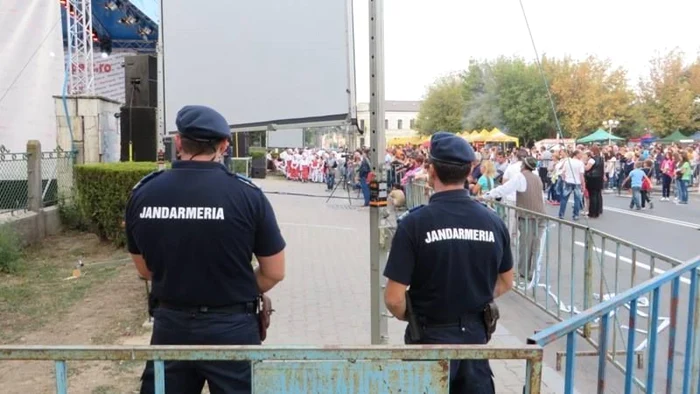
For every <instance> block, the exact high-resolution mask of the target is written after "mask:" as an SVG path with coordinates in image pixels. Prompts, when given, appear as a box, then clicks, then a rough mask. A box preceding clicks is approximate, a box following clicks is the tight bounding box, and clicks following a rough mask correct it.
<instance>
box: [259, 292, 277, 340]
mask: <svg viewBox="0 0 700 394" xmlns="http://www.w3.org/2000/svg"><path fill="white" fill-rule="evenodd" d="M274 311H275V310H274V309H272V300H271V299H270V297H268V296H266V295H265V294H261V295H260V297H258V330H259V332H260V341H261V342H263V341H265V339H266V338H267V329H268V328H269V327H270V316H271V315H272V312H274Z"/></svg>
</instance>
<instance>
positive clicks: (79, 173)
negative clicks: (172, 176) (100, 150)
mask: <svg viewBox="0 0 700 394" xmlns="http://www.w3.org/2000/svg"><path fill="white" fill-rule="evenodd" d="M157 169H158V164H156V163H150V162H133V163H100V164H84V165H79V166H76V167H75V188H76V190H75V191H76V201H75V210H77V214H78V215H79V216H80V218H79V219H76V218H73V219H72V220H77V221H78V223H79V224H84V226H85V227H87V229H89V230H90V231H93V232H94V233H95V234H97V235H98V236H99V237H100V238H101V239H103V240H107V241H111V242H114V243H115V244H116V245H118V246H123V245H124V244H125V243H126V239H125V236H124V227H123V221H124V210H125V208H126V203H127V200H128V199H129V193H130V192H131V189H132V188H133V187H134V185H136V184H137V183H138V182H139V181H140V180H141V178H143V177H144V176H146V175H148V174H149V173H151V172H153V171H155V170H157ZM80 222H82V223H80Z"/></svg>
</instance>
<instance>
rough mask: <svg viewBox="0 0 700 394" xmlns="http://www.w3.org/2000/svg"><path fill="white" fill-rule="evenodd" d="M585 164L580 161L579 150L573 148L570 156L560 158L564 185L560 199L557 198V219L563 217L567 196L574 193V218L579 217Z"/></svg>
mask: <svg viewBox="0 0 700 394" xmlns="http://www.w3.org/2000/svg"><path fill="white" fill-rule="evenodd" d="M585 170H586V166H585V165H584V164H583V162H582V161H581V151H579V150H575V151H574V152H573V153H572V154H571V157H570V158H568V159H566V160H562V179H563V181H564V187H563V188H562V189H563V191H562V195H561V200H559V219H564V214H566V204H567V203H568V201H569V196H570V195H571V194H573V195H574V216H573V219H574V220H578V219H579V215H580V213H581V212H580V211H581V203H582V199H583V189H582V188H583V174H584V172H585Z"/></svg>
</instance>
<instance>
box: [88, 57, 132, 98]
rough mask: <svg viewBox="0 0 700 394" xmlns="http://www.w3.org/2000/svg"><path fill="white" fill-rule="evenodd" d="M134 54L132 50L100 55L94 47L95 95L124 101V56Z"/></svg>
mask: <svg viewBox="0 0 700 394" xmlns="http://www.w3.org/2000/svg"><path fill="white" fill-rule="evenodd" d="M131 55H135V53H134V52H131V51H128V52H112V54H111V55H109V56H107V57H102V56H101V55H100V52H99V49H98V48H97V47H96V48H95V58H94V60H93V63H94V74H95V95H97V96H102V97H105V98H108V99H112V100H116V101H119V102H120V103H122V104H123V103H124V102H125V101H126V98H125V87H124V86H125V85H124V73H125V71H124V58H125V57H126V56H131Z"/></svg>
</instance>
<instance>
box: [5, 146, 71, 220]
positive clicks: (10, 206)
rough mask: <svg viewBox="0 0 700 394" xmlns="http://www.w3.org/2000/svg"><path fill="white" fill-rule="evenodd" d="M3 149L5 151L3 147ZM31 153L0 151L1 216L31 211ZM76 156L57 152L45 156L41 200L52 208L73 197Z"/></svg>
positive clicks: (42, 154) (44, 154)
mask: <svg viewBox="0 0 700 394" xmlns="http://www.w3.org/2000/svg"><path fill="white" fill-rule="evenodd" d="M0 148H1V147H0ZM29 159H30V157H29V154H28V153H24V152H22V153H10V152H8V151H7V150H5V149H0V213H8V212H15V211H24V210H27V209H28V207H27V203H28V201H29V192H30V190H29V187H28V182H27V180H28V173H27V171H28V170H29V167H28V162H29ZM74 164H75V153H74V152H66V151H62V150H60V149H57V150H55V151H52V152H42V153H41V191H40V193H41V199H42V201H43V206H52V205H56V204H58V203H59V201H63V200H65V199H70V198H71V197H72V193H73V166H74Z"/></svg>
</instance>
